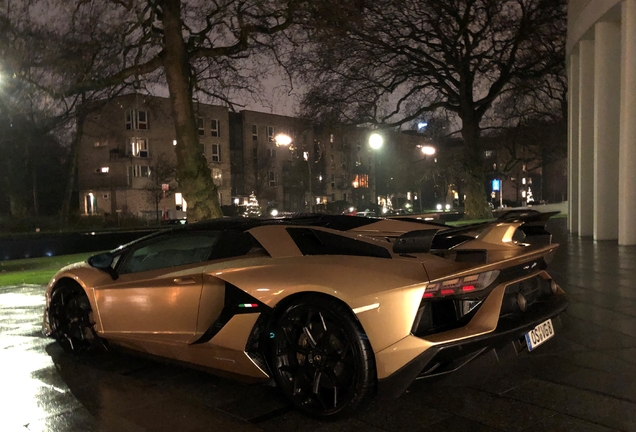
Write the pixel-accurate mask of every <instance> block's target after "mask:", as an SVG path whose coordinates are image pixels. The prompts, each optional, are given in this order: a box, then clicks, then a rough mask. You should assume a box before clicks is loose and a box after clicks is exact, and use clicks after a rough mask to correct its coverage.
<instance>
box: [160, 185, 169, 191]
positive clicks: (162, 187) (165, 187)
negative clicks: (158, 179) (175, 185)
mask: <svg viewBox="0 0 636 432" xmlns="http://www.w3.org/2000/svg"><path fill="white" fill-rule="evenodd" d="M161 190H162V191H167V190H170V185H169V184H168V183H163V184H162V185H161Z"/></svg>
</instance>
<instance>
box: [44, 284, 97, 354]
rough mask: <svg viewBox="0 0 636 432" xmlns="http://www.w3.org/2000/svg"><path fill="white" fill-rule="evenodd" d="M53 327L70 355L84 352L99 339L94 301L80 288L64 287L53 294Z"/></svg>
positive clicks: (51, 317)
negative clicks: (94, 319) (94, 314)
mask: <svg viewBox="0 0 636 432" xmlns="http://www.w3.org/2000/svg"><path fill="white" fill-rule="evenodd" d="M49 325H50V327H51V335H52V336H53V337H54V338H55V340H56V341H57V342H58V343H59V344H60V346H61V347H62V348H63V349H64V351H66V352H72V353H76V354H77V353H81V352H83V351H86V350H87V349H89V348H91V346H93V345H94V343H95V342H96V341H97V340H98V337H97V335H96V334H95V330H94V329H93V327H94V325H95V322H94V321H93V311H92V309H91V305H90V302H89V301H88V297H87V296H86V293H85V292H84V290H83V289H82V288H81V287H79V286H73V285H71V284H69V285H63V286H60V287H58V288H57V289H56V290H55V291H54V292H53V294H52V296H51V303H50V306H49Z"/></svg>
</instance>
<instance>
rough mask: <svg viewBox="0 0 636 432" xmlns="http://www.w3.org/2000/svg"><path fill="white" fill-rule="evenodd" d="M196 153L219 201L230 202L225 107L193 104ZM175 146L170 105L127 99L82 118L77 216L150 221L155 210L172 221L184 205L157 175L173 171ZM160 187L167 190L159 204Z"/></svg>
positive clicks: (143, 98)
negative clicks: (206, 168) (204, 162)
mask: <svg viewBox="0 0 636 432" xmlns="http://www.w3.org/2000/svg"><path fill="white" fill-rule="evenodd" d="M195 108H196V110H197V123H198V129H199V139H200V143H201V151H202V152H203V154H204V155H205V157H206V159H207V161H208V165H209V167H210V171H211V175H212V177H213V179H214V183H215V184H216V185H217V187H218V192H219V202H220V203H221V204H222V205H230V203H231V188H230V183H231V170H230V145H229V143H230V140H229V135H230V126H229V114H228V110H227V108H225V107H221V106H213V105H204V104H196V105H195ZM177 145H178V143H177V141H176V136H175V130H174V123H173V121H172V115H171V108H170V101H169V99H166V98H160V97H154V96H144V95H136V94H130V95H125V96H121V97H118V98H116V99H114V100H113V101H111V102H109V103H108V104H106V105H105V106H103V107H100V109H99V110H96V111H94V112H93V113H92V114H90V115H89V116H88V118H87V119H86V121H85V122H84V124H83V134H82V139H81V142H80V155H79V163H78V187H79V193H80V212H81V213H83V214H85V215H94V214H112V215H114V214H116V213H126V214H132V215H135V216H138V217H147V218H155V217H157V208H158V209H159V211H160V212H163V209H164V208H165V209H166V210H167V211H168V214H170V215H171V216H170V217H174V215H175V214H177V213H176V212H178V211H181V210H183V211H185V210H186V208H187V203H186V202H184V200H183V197H182V196H181V194H180V193H179V189H178V185H177V183H176V182H175V181H174V178H170V176H168V175H164V176H163V178H159V177H157V173H161V172H166V171H170V170H174V168H176V152H175V148H176V146H177ZM162 184H169V185H170V188H169V190H168V191H167V193H166V199H165V200H164V199H163V192H162V191H161V185H162Z"/></svg>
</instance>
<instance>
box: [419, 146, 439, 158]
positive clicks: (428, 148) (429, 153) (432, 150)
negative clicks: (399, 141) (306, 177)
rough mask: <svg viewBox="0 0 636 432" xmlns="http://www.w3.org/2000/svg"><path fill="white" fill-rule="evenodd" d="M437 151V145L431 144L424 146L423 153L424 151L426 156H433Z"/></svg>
mask: <svg viewBox="0 0 636 432" xmlns="http://www.w3.org/2000/svg"><path fill="white" fill-rule="evenodd" d="M435 152H436V150H435V147H433V146H430V145H425V146H422V153H424V154H425V155H426V156H433V155H434V154H435Z"/></svg>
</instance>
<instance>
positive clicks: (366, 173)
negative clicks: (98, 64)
mask: <svg viewBox="0 0 636 432" xmlns="http://www.w3.org/2000/svg"><path fill="white" fill-rule="evenodd" d="M195 109H196V111H197V125H198V133H199V140H200V143H201V151H202V153H203V154H204V156H205V158H206V159H207V161H208V165H209V167H210V171H211V175H212V177H213V179H214V183H215V184H216V185H217V187H218V193H219V202H220V203H221V205H223V206H230V205H246V204H247V202H248V200H249V196H250V195H251V194H254V195H255V196H256V198H257V199H258V201H259V204H260V206H261V209H262V210H265V209H268V208H270V209H271V208H276V209H277V210H278V211H288V212H316V211H317V212H321V211H342V210H343V209H345V208H348V207H350V206H353V207H355V208H357V209H359V210H364V209H367V208H374V207H375V206H380V207H388V208H398V207H401V206H404V205H405V204H409V205H411V206H412V208H417V204H418V203H417V200H418V196H419V197H421V193H422V192H421V189H422V182H421V178H422V173H423V171H422V170H424V171H426V170H428V169H430V167H427V166H426V165H425V164H421V163H418V164H415V163H416V162H418V161H420V160H421V159H422V154H421V151H420V150H421V144H422V142H423V138H422V136H421V135H420V134H417V133H412V132H411V133H403V132H396V131H382V132H380V133H381V135H382V136H383V138H384V145H383V147H382V148H381V149H379V150H373V149H371V147H370V146H369V136H370V135H371V134H372V133H374V131H373V130H371V129H368V128H363V127H355V126H341V127H323V126H317V125H315V124H313V122H311V121H310V120H307V119H302V118H295V117H288V116H281V115H276V114H270V113H262V112H256V111H249V110H244V111H241V112H238V113H234V112H229V111H228V109H227V108H226V107H221V106H213V105H207V104H201V103H196V104H195ZM375 132H376V133H377V131H375ZM281 134H282V135H286V136H288V137H289V138H290V140H291V142H290V143H284V144H283V143H281V142H279V140H277V139H276V138H277V136H279V135H281ZM178 145H179V143H178V142H177V141H176V139H175V131H174V125H173V121H172V115H171V107H170V101H169V99H166V98H160V97H154V96H146V95H138V94H130V95H125V96H121V97H118V98H116V99H114V100H113V101H110V102H108V103H106V104H105V105H104V106H100V107H99V109H96V110H94V111H93V113H92V114H91V115H89V117H88V118H87V119H86V121H85V122H84V124H83V134H82V140H81V143H80V161H79V165H78V186H79V190H80V209H81V212H82V213H83V214H85V215H95V214H101V215H105V214H110V215H115V214H119V213H123V214H131V215H134V216H137V217H145V218H150V219H155V218H158V217H159V218H160V217H162V216H163V214H164V209H165V210H166V216H167V217H168V218H176V217H184V216H185V214H184V213H183V212H184V211H186V210H187V202H186V201H185V200H184V198H183V196H182V195H181V193H180V191H179V187H178V183H177V182H176V181H175V179H174V175H172V176H167V175H165V174H163V173H165V172H166V168H169V169H168V170H167V171H170V169H171V170H172V171H174V169H175V168H176V152H175V149H176V148H177V147H176V146H178ZM429 162H431V161H429ZM418 179H419V180H418ZM164 184H168V185H169V190H168V192H167V195H166V198H165V199H164V198H163V191H162V186H163V185H164ZM419 207H421V205H420V206H419Z"/></svg>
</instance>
